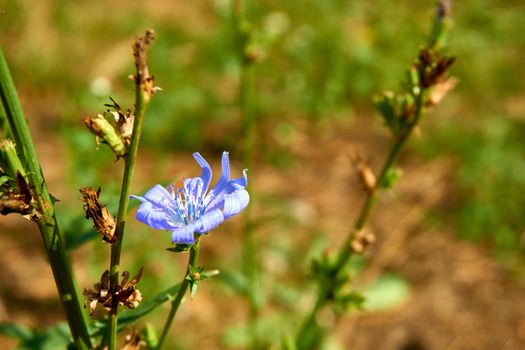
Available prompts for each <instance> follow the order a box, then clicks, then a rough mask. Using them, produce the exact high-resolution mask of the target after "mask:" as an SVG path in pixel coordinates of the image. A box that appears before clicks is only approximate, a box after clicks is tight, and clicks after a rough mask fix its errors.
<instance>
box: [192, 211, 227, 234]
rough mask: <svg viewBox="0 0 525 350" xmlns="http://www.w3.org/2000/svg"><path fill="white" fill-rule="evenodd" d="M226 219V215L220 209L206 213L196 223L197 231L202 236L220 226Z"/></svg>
mask: <svg viewBox="0 0 525 350" xmlns="http://www.w3.org/2000/svg"><path fill="white" fill-rule="evenodd" d="M224 219H225V217H224V214H223V212H222V211H221V210H219V209H216V210H212V211H209V212H206V213H205V214H203V215H202V216H201V217H200V218H199V220H197V221H196V222H195V224H196V225H198V228H197V230H196V231H197V232H198V233H200V234H203V233H206V232H209V231H211V230H213V229H214V228H215V227H217V226H219V225H220V224H221V223H222V222H223V221H224Z"/></svg>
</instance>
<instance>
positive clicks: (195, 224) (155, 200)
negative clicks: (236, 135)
mask: <svg viewBox="0 0 525 350" xmlns="http://www.w3.org/2000/svg"><path fill="white" fill-rule="evenodd" d="M193 157H194V158H195V160H196V161H197V163H198V164H199V165H200V166H201V168H202V172H201V175H200V176H199V177H194V178H190V179H186V180H184V184H183V187H182V188H178V189H177V190H175V188H174V186H173V185H171V186H169V187H168V188H165V187H163V186H161V185H155V186H153V187H152V188H151V189H149V190H148V191H147V192H146V193H145V194H144V196H131V197H132V198H136V199H138V200H139V201H141V202H142V203H141V204H140V206H139V209H138V210H137V220H138V221H140V222H142V223H144V224H146V225H148V226H150V227H153V228H154V229H157V230H169V231H171V241H172V242H173V243H181V244H191V243H194V242H195V233H197V234H203V233H206V232H209V231H210V230H212V229H214V228H215V227H217V226H218V225H219V224H220V223H222V222H223V221H224V220H226V219H227V218H229V217H230V216H232V215H235V214H238V213H240V212H241V211H242V210H243V209H244V208H246V206H247V205H248V203H249V202H250V196H249V194H248V192H247V191H246V185H247V184H248V178H247V176H246V170H244V171H243V176H242V177H241V178H238V179H233V180H230V163H229V159H228V152H223V154H222V172H221V177H220V179H219V181H218V182H217V184H216V185H215V187H213V188H212V189H211V190H210V191H208V188H209V185H210V182H211V178H212V170H211V167H210V165H209V164H208V162H207V161H206V160H205V159H204V158H203V157H202V156H201V155H200V154H199V153H198V152H197V153H194V154H193Z"/></svg>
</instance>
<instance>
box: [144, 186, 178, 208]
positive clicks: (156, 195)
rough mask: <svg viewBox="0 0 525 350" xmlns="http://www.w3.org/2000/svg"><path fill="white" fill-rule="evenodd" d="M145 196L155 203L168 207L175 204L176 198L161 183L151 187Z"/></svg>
mask: <svg viewBox="0 0 525 350" xmlns="http://www.w3.org/2000/svg"><path fill="white" fill-rule="evenodd" d="M144 198H145V199H147V200H148V201H149V202H152V203H153V204H156V205H159V206H162V207H166V206H174V205H175V200H174V199H173V197H172V195H171V194H170V193H169V192H168V191H167V190H166V189H165V188H164V187H162V186H161V185H155V186H153V187H152V188H150V189H149V190H148V191H147V192H146V193H145V194H144Z"/></svg>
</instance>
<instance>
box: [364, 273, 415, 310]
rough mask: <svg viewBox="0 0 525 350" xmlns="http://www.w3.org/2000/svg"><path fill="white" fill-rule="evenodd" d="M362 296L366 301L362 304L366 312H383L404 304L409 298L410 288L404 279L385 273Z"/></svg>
mask: <svg viewBox="0 0 525 350" xmlns="http://www.w3.org/2000/svg"><path fill="white" fill-rule="evenodd" d="M362 294H363V296H364V298H365V299H366V301H365V302H364V308H365V309H366V310H385V309H391V308H394V307H396V306H399V305H401V304H402V303H404V302H406V301H407V300H408V298H409V296H410V287H409V285H408V283H407V281H406V280H405V279H404V278H402V277H400V276H398V275H395V274H392V273H386V274H384V275H382V276H381V277H379V278H378V279H377V280H376V281H375V282H374V283H373V284H372V285H370V286H369V287H368V288H367V289H366V290H365V291H363V293H362Z"/></svg>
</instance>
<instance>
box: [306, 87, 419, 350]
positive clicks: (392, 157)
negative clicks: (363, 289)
mask: <svg viewBox="0 0 525 350" xmlns="http://www.w3.org/2000/svg"><path fill="white" fill-rule="evenodd" d="M414 97H415V98H416V109H415V112H414V119H413V121H412V122H411V123H410V124H409V125H408V126H407V128H406V129H404V131H403V132H402V133H401V134H400V135H399V136H398V138H397V139H396V140H395V142H394V143H393V144H392V146H391V148H390V151H389V152H388V156H387V158H386V160H385V163H384V164H383V167H382V169H381V172H380V174H379V176H378V178H377V182H376V184H377V185H376V188H374V189H372V190H371V191H369V192H368V195H367V197H366V199H365V201H364V203H363V206H362V207H361V211H360V213H359V215H358V217H357V219H356V221H355V223H354V227H353V229H352V231H351V232H350V233H349V234H348V236H347V237H346V240H345V242H344V244H343V246H342V247H341V249H340V250H339V254H338V258H337V262H336V265H335V267H334V270H333V271H332V274H331V275H330V276H329V278H330V279H329V281H328V283H325V284H324V285H322V286H321V290H320V292H319V294H318V296H317V300H316V302H315V304H314V306H313V308H312V310H311V311H310V313H309V314H308V316H307V317H306V318H305V320H304V321H303V324H302V325H301V328H300V329H299V332H298V334H297V337H296V342H297V344H298V349H305V348H308V344H306V342H307V341H308V340H307V339H308V334H309V333H310V331H311V329H312V327H314V326H315V322H316V321H315V320H316V318H317V314H318V313H319V311H320V310H321V309H322V308H323V307H324V306H325V305H326V303H327V302H328V300H329V299H330V296H331V295H332V293H333V291H334V288H335V287H336V283H337V281H338V279H339V275H340V274H341V271H342V270H343V269H344V267H345V266H346V264H347V263H348V261H349V260H350V258H351V256H352V253H353V250H352V246H351V243H352V241H353V239H354V237H355V235H356V234H357V233H358V232H359V231H361V230H362V228H363V226H364V225H365V223H366V221H367V219H368V217H369V215H370V212H371V210H372V208H373V207H374V205H375V203H376V202H377V198H378V195H379V192H378V191H379V190H382V189H383V188H384V184H385V182H386V178H387V176H388V174H389V172H390V170H391V169H392V168H393V167H394V165H395V162H396V160H397V158H398V157H399V153H400V152H401V149H402V148H403V146H404V145H405V144H406V142H407V140H408V138H409V137H410V135H411V134H412V131H413V130H414V127H415V126H416V125H417V124H418V123H419V120H420V119H421V116H422V114H423V97H422V93H420V94H418V95H416V96H414ZM305 339H306V340H305ZM305 344H306V346H305Z"/></svg>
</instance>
